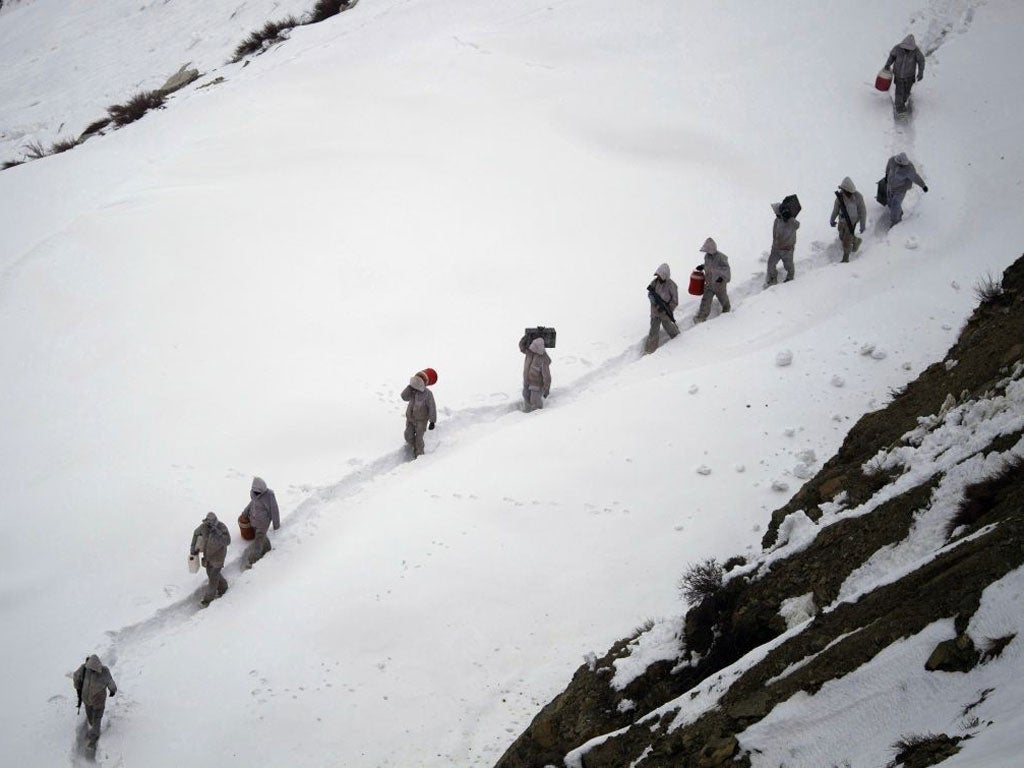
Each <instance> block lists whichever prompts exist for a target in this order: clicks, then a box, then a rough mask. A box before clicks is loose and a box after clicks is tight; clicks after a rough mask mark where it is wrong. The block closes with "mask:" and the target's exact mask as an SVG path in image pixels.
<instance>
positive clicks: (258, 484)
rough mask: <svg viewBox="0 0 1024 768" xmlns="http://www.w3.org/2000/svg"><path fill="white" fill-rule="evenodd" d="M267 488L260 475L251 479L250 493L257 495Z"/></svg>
mask: <svg viewBox="0 0 1024 768" xmlns="http://www.w3.org/2000/svg"><path fill="white" fill-rule="evenodd" d="M265 490H267V484H266V483H265V482H263V478H262V477H254V478H253V479H252V490H251V491H250V493H254V494H256V495H257V496H258V495H259V494H261V493H263V492H264V491H265Z"/></svg>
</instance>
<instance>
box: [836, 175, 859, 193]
mask: <svg viewBox="0 0 1024 768" xmlns="http://www.w3.org/2000/svg"><path fill="white" fill-rule="evenodd" d="M839 188H840V189H841V190H843V191H844V192H849V193H850V194H851V195H852V194H853V193H854V192H856V191H857V188H856V187H855V186H853V179H851V178H850V177H849V176H847V177H846V178H845V179H843V180H842V181H841V182H839Z"/></svg>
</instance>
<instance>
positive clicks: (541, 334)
mask: <svg viewBox="0 0 1024 768" xmlns="http://www.w3.org/2000/svg"><path fill="white" fill-rule="evenodd" d="M537 338H540V339H544V348H545V349H554V348H555V329H554V328H547V327H545V326H543V325H538V326H537V327H536V328H527V329H526V339H527V342H526V343H527V344H529V343H530V342H532V341H533V340H534V339H537Z"/></svg>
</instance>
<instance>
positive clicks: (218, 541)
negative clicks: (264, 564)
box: [189, 512, 269, 608]
mask: <svg viewBox="0 0 1024 768" xmlns="http://www.w3.org/2000/svg"><path fill="white" fill-rule="evenodd" d="M230 543H231V532H230V531H229V530H228V527H227V526H226V525H224V523H222V522H221V521H220V520H218V519H217V516H216V515H215V514H214V513H213V512H210V513H209V514H207V515H206V517H205V518H204V519H203V522H201V523H200V524H199V527H198V528H196V529H195V531H193V532H192V545H191V546H190V547H189V554H190V555H192V556H193V557H195V556H196V555H197V554H199V553H202V555H203V567H204V568H206V578H207V580H208V582H209V583H208V585H207V587H206V593H205V594H204V595H203V599H202V600H201V601H200V605H202V606H203V607H204V608H205V607H206V606H208V605H209V604H210V603H212V602H213V601H214V600H216V599H217V598H218V597H220V596H221V595H223V594H224V593H225V592H227V591H228V582H227V579H225V578H224V576H223V575H221V571H222V570H223V569H224V559H225V558H226V557H227V554H228V545H229V544H230ZM268 543H269V542H268Z"/></svg>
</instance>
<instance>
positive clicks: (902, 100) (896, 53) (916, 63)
mask: <svg viewBox="0 0 1024 768" xmlns="http://www.w3.org/2000/svg"><path fill="white" fill-rule="evenodd" d="M885 69H887V70H889V71H890V72H892V78H893V80H895V81H896V96H895V107H896V112H897V114H902V113H904V112H906V111H907V101H908V100H909V99H910V89H911V88H913V87H914V80H915V74H916V80H917V81H918V82H920V81H921V79H922V78H924V54H923V53H921V49H920V48H918V47H917V41H916V40H914V36H913V35H907V36H906V37H905V38H903V40H902V41H901V42H900V43H898V44H897V45H895V46H893V49H892V50H891V51H889V58H888V59H887V60H886V62H885Z"/></svg>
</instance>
